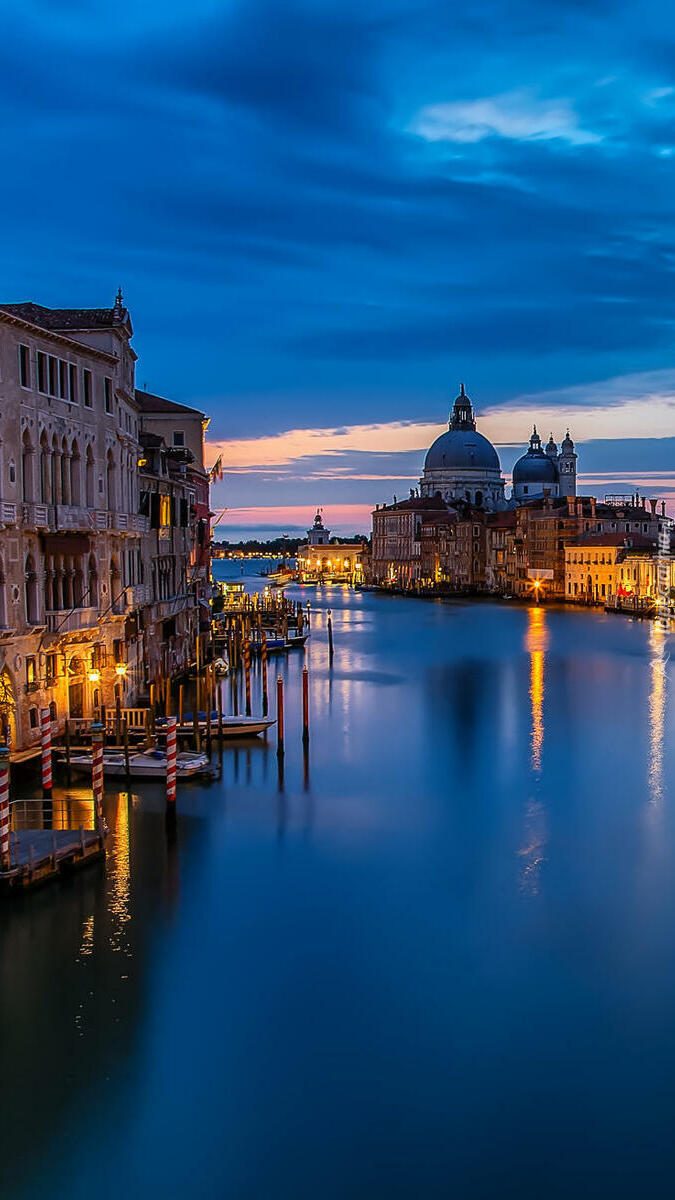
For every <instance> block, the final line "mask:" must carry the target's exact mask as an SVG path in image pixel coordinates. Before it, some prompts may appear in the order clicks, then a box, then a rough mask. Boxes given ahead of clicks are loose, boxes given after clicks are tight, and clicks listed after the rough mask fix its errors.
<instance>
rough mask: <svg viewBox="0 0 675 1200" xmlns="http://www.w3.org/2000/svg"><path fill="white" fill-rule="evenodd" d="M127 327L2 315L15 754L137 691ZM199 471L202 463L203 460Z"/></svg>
mask: <svg viewBox="0 0 675 1200" xmlns="http://www.w3.org/2000/svg"><path fill="white" fill-rule="evenodd" d="M132 333H133V330H132V325H131V319H130V316H129V313H128V311H127V309H126V308H125V307H124V304H123V300H122V296H121V294H118V297H117V300H116V301H115V304H114V305H113V306H112V307H111V308H107V309H48V308H45V307H43V306H41V305H37V304H32V303H24V304H11V305H2V306H0V395H1V396H2V405H0V477H1V479H2V485H1V488H0V497H1V499H0V721H1V722H2V725H3V727H4V732H5V734H6V735H7V736H8V738H9V740H10V743H11V748H12V750H13V752H14V753H16V752H17V751H25V750H30V748H31V747H32V746H34V745H35V744H36V743H37V742H38V741H39V725H40V721H39V713H40V709H41V708H49V710H50V712H51V715H52V727H53V730H54V732H60V731H61V730H62V729H63V724H64V720H65V718H66V717H71V718H79V717H88V716H91V715H93V714H94V713H95V712H99V713H100V711H101V708H102V706H107V707H111V706H114V705H115V703H116V701H117V699H119V701H120V703H121V704H122V705H125V706H126V705H131V704H134V703H135V702H136V701H137V700H138V698H139V697H140V696H142V695H144V694H145V693H146V689H147V669H146V663H145V657H144V645H143V637H142V631H143V628H144V614H145V610H146V609H147V606H148V604H150V603H151V599H152V578H151V539H150V535H151V529H150V519H149V515H148V513H146V512H144V511H143V508H142V505H141V495H140V493H141V487H140V472H139V459H142V455H143V450H142V436H143V416H142V413H141V411H140V409H139V405H138V403H137V399H136V393H135V387H134V376H135V361H136V355H135V353H134V351H133V349H132V346H131V338H132ZM202 465H203V459H202Z"/></svg>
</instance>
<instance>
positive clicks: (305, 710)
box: [302, 667, 309, 746]
mask: <svg viewBox="0 0 675 1200" xmlns="http://www.w3.org/2000/svg"><path fill="white" fill-rule="evenodd" d="M302 741H303V744H304V745H305V746H307V745H308V744H309V671H308V670H307V667H303V668H302Z"/></svg>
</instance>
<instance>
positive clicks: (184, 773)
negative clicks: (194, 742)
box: [70, 750, 212, 779]
mask: <svg viewBox="0 0 675 1200" xmlns="http://www.w3.org/2000/svg"><path fill="white" fill-rule="evenodd" d="M70 768H71V770H72V771H77V772H78V773H79V774H83V775H90V774H91V769H92V756H91V754H90V753H86V754H71V756H70ZM103 773H104V775H126V774H127V765H126V759H125V756H124V752H123V751H121V750H104V751H103ZM211 773H212V768H211V763H210V761H209V759H208V758H207V756H206V754H196V753H194V752H193V751H189V750H184V751H181V753H180V754H177V755H176V778H177V779H191V778H192V777H193V776H195V775H210V774H211ZM129 774H130V775H131V777H132V779H166V752H165V751H164V750H140V751H139V750H132V751H131V753H130V754H129Z"/></svg>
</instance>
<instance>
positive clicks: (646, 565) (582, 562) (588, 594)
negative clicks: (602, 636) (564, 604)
mask: <svg viewBox="0 0 675 1200" xmlns="http://www.w3.org/2000/svg"><path fill="white" fill-rule="evenodd" d="M669 571H670V588H671V589H672V588H673V587H674V586H675V562H673V561H671V562H670V563H669ZM565 579H566V597H565V598H566V599H567V600H569V601H571V602H572V603H577V604H602V605H615V606H623V605H626V604H627V606H628V607H630V606H635V607H641V606H644V605H648V606H650V605H652V604H653V603H654V602H655V600H656V597H657V591H658V562H657V543H656V539H655V538H653V537H652V538H650V537H646V536H645V535H644V534H640V533H626V532H625V531H624V532H622V533H589V534H585V535H583V536H582V537H580V538H578V539H577V541H576V542H574V543H573V544H571V545H567V546H566V547H565Z"/></svg>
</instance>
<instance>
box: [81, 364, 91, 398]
mask: <svg viewBox="0 0 675 1200" xmlns="http://www.w3.org/2000/svg"><path fill="white" fill-rule="evenodd" d="M82 399H83V401H84V407H85V408H91V371H88V370H87V368H86V367H85V368H84V370H83V371H82Z"/></svg>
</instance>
